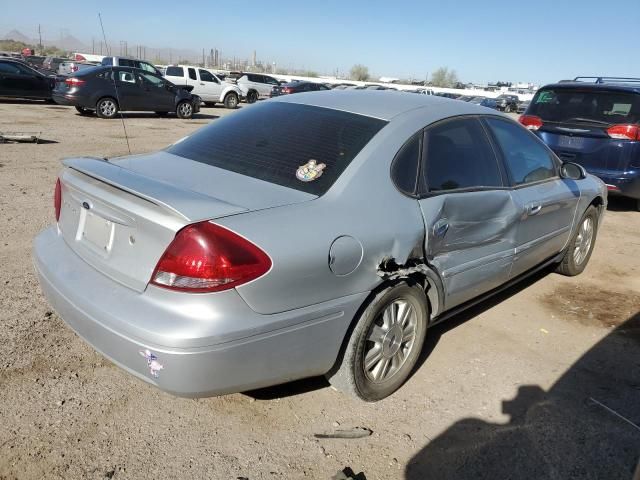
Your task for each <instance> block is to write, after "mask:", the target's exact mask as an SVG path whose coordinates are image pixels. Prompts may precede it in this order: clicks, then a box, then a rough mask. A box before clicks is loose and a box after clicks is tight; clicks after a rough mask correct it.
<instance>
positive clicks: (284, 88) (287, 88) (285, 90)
mask: <svg viewBox="0 0 640 480" xmlns="http://www.w3.org/2000/svg"><path fill="white" fill-rule="evenodd" d="M292 92H293V89H292V88H289V87H282V93H292Z"/></svg>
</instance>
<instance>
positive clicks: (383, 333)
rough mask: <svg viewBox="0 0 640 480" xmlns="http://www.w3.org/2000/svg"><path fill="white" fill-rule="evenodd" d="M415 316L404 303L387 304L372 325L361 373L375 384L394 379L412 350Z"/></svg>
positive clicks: (416, 318) (409, 306)
mask: <svg viewBox="0 0 640 480" xmlns="http://www.w3.org/2000/svg"><path fill="white" fill-rule="evenodd" d="M417 324H418V316H417V314H416V311H415V309H414V308H413V306H412V305H411V304H410V303H409V302H407V301H406V300H403V299H397V300H395V301H393V302H392V303H390V304H389V305H388V306H387V307H386V308H385V309H384V311H383V312H382V314H381V315H379V316H378V318H377V319H376V320H375V321H374V323H373V325H372V326H371V329H370V331H369V334H368V336H367V349H366V350H365V352H364V373H365V375H366V376H367V378H368V379H369V380H371V381H372V382H375V383H379V382H383V381H385V380H388V379H389V378H391V377H393V376H394V375H395V374H396V373H397V372H398V370H400V368H402V366H403V365H404V364H405V362H406V361H407V358H408V357H409V354H410V353H411V351H412V349H413V345H414V343H415V336H416V328H417Z"/></svg>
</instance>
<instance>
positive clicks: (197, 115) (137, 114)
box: [75, 112, 220, 122]
mask: <svg viewBox="0 0 640 480" xmlns="http://www.w3.org/2000/svg"><path fill="white" fill-rule="evenodd" d="M75 115H76V116H78V117H85V118H94V119H98V117H97V116H96V115H95V114H94V113H92V114H91V115H82V114H81V113H76V114H75ZM122 117H123V118H124V119H125V120H130V119H131V120H133V119H136V118H158V119H166V120H172V121H176V120H181V121H183V122H189V121H190V120H215V119H217V118H220V116H219V115H210V114H208V113H195V114H194V115H193V117H191V118H190V119H184V120H182V119H179V118H178V117H177V116H176V115H175V113H170V114H168V115H162V116H161V115H157V114H156V113H154V112H125V113H123V114H122ZM120 118H121V116H120V114H118V115H117V116H116V117H115V120H117V119H120ZM98 120H101V119H98Z"/></svg>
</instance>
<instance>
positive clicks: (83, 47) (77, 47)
mask: <svg viewBox="0 0 640 480" xmlns="http://www.w3.org/2000/svg"><path fill="white" fill-rule="evenodd" d="M42 43H44V44H45V45H47V46H49V45H51V46H56V47H58V48H60V49H62V50H68V51H70V52H86V51H88V50H90V49H91V47H89V46H88V45H87V44H85V43H82V42H81V41H80V40H78V39H77V38H76V37H74V36H73V35H66V36H64V37H61V38H59V39H57V40H43V41H42Z"/></svg>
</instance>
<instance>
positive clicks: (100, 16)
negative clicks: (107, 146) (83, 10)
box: [98, 13, 131, 155]
mask: <svg viewBox="0 0 640 480" xmlns="http://www.w3.org/2000/svg"><path fill="white" fill-rule="evenodd" d="M98 19H99V20H100V28H101V29H102V38H103V39H104V45H105V47H106V49H107V55H111V49H110V48H109V43H107V36H106V35H105V34H104V25H102V15H100V13H98ZM111 80H113V88H115V90H116V100H117V101H118V111H119V112H120V120H122V129H123V130H124V138H125V139H126V140H127V150H129V155H131V147H130V146H129V135H127V127H126V125H125V124H124V115H122V109H121V108H120V105H121V103H120V92H118V83H117V82H116V77H115V75H114V73H113V61H112V62H111Z"/></svg>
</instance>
